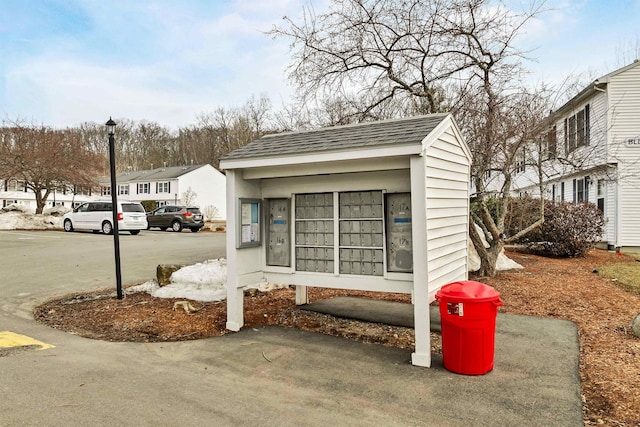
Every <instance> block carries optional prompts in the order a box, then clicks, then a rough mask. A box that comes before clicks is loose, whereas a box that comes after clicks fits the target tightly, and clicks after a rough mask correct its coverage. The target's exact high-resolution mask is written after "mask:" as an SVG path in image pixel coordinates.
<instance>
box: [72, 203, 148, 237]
mask: <svg viewBox="0 0 640 427" xmlns="http://www.w3.org/2000/svg"><path fill="white" fill-rule="evenodd" d="M112 206H113V204H112V203H111V201H100V200H98V201H95V202H86V203H83V204H81V205H80V206H78V207H77V208H75V209H74V210H73V211H72V212H68V213H66V214H65V215H64V216H63V217H62V224H63V227H64V231H74V230H91V231H93V232H94V233H98V232H100V231H102V232H103V233H104V234H112V233H113V213H112ZM146 229H147V216H146V213H145V210H144V207H143V206H142V205H141V204H140V203H137V202H129V201H125V200H118V230H119V231H128V232H129V233H131V234H133V235H136V234H138V233H140V230H146Z"/></svg>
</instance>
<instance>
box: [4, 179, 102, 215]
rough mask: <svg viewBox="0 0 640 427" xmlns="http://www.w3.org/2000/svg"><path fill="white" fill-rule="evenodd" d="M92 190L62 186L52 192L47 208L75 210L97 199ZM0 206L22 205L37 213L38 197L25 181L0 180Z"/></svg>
mask: <svg viewBox="0 0 640 427" xmlns="http://www.w3.org/2000/svg"><path fill="white" fill-rule="evenodd" d="M93 195H95V193H94V192H92V191H91V190H84V189H77V188H74V187H73V186H70V185H61V186H60V188H57V189H54V190H52V191H51V194H50V195H49V197H48V199H47V202H46V206H45V209H46V208H51V207H53V206H65V207H68V208H73V207H75V206H78V205H79V204H81V203H83V202H86V201H89V200H93V199H94V198H95V197H93ZM0 204H1V205H2V206H1V207H5V206H9V205H21V206H24V207H25V208H27V209H29V210H31V211H32V212H35V210H36V196H35V194H34V193H33V191H31V190H30V189H28V188H27V186H26V185H25V183H24V181H20V180H16V179H6V180H3V179H0Z"/></svg>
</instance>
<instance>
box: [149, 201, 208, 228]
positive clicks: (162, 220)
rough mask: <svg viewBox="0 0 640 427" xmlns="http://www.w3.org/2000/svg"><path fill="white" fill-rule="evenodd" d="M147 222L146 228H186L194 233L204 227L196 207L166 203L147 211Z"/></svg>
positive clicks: (202, 218)
mask: <svg viewBox="0 0 640 427" xmlns="http://www.w3.org/2000/svg"><path fill="white" fill-rule="evenodd" d="M147 223H148V224H149V226H148V228H147V229H149V228H152V227H157V228H161V229H163V230H165V229H168V228H170V229H172V230H173V231H182V229H183V228H188V229H189V230H191V231H193V232H194V233H195V232H197V231H200V229H201V228H202V227H204V217H203V215H202V212H200V209H198V208H196V207H192V206H173V205H167V206H161V207H159V208H158V209H155V210H153V211H151V212H147Z"/></svg>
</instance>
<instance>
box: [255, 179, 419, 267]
mask: <svg viewBox="0 0 640 427" xmlns="http://www.w3.org/2000/svg"><path fill="white" fill-rule="evenodd" d="M386 199H387V205H388V207H387V212H386V214H385V208H384V200H385V197H384V195H383V192H382V191H351V192H341V193H338V198H337V200H338V201H339V209H338V210H337V213H338V214H339V217H338V218H337V221H338V227H337V228H338V232H339V235H338V239H336V238H335V235H334V230H335V228H334V226H335V222H334V221H335V220H336V219H335V218H334V203H333V201H334V193H317V194H297V195H296V196H295V268H296V270H297V271H311V272H320V273H334V272H335V268H336V267H338V272H339V273H340V274H357V275H368V276H383V275H384V268H385V260H384V257H385V255H384V254H385V252H384V249H385V224H384V219H385V218H384V217H385V216H386V220H387V222H388V224H387V236H386V239H387V245H386V246H389V247H388V248H387V251H388V252H389V253H388V254H387V256H388V257H389V259H388V260H387V263H388V264H389V265H388V267H389V271H405V272H410V271H411V270H412V266H411V213H410V206H411V197H410V195H409V193H398V194H388V195H387V197H386ZM269 206H271V207H272V209H273V211H272V212H271V215H270V217H271V218H274V221H273V223H274V224H273V225H272V226H271V228H272V229H273V232H271V233H270V234H272V235H273V237H272V238H271V239H270V244H269V245H270V246H269V248H268V249H269V250H268V253H270V254H273V257H271V258H270V261H271V262H273V263H272V264H270V265H288V261H286V260H284V259H280V257H281V256H286V255H287V254H286V252H285V251H284V250H282V249H280V250H279V249H278V247H279V245H281V241H284V240H285V239H284V236H285V232H286V228H285V227H281V225H284V224H285V222H284V221H281V222H280V224H278V223H277V221H276V220H275V218H279V217H278V214H282V213H286V209H285V206H287V205H286V204H285V202H284V201H282V200H278V201H277V202H276V201H273V202H270V205H269ZM336 245H338V248H337V249H338V252H335V250H336V248H335V246H336ZM338 256H339V259H338V260H337V262H338V265H337V266H336V264H335V262H336V259H335V258H336V257H338ZM268 258H269V257H268Z"/></svg>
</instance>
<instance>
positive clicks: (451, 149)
mask: <svg viewBox="0 0 640 427" xmlns="http://www.w3.org/2000/svg"><path fill="white" fill-rule="evenodd" d="M470 159H471V156H470V152H469V149H468V147H467V146H466V144H465V143H464V142H463V140H462V137H461V135H460V131H459V130H458V127H457V125H456V124H455V122H454V120H453V118H452V116H450V115H447V114H433V115H428V116H418V117H412V118H407V119H400V120H387V121H381V122H374V123H363V124H356V125H347V126H337V127H330V128H325V129H318V130H312V131H305V132H290V133H283V134H277V135H268V136H265V137H263V138H261V139H259V140H257V141H254V142H252V143H250V144H248V145H246V146H244V147H241V148H239V149H237V150H235V151H233V152H231V153H230V154H228V155H226V156H225V157H223V158H222V160H221V162H220V165H221V167H222V168H223V169H224V170H225V171H226V175H227V285H226V286H227V328H228V329H231V330H234V331H237V330H239V329H240V328H241V327H242V326H243V324H244V319H243V290H242V289H243V287H245V286H247V285H250V284H254V283H258V282H261V281H268V282H272V283H287V284H294V285H296V303H297V304H305V303H307V302H308V300H307V287H308V286H318V287H328V288H342V289H358V290H369V291H385V292H402V293H409V294H412V300H413V304H414V319H415V337H416V338H415V339H416V344H415V351H414V353H413V355H412V362H413V364H414V365H419V366H430V364H431V347H430V336H429V329H430V325H429V304H430V303H431V302H432V301H433V300H434V299H435V293H436V292H437V291H438V290H439V289H440V288H441V287H442V286H443V285H445V284H447V283H450V282H454V281H458V280H464V279H466V278H467V263H468V260H467V250H468V233H467V232H468V225H469V173H470V162H471V160H470Z"/></svg>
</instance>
